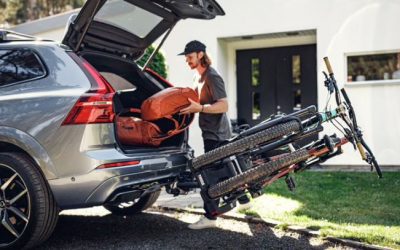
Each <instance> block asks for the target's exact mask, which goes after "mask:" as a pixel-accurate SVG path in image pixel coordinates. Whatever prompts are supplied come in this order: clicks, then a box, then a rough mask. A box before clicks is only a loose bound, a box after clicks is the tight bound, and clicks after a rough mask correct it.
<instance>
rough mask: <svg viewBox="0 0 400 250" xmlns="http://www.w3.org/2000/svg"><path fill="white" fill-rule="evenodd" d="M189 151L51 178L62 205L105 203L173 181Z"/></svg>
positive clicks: (76, 206) (68, 206)
mask: <svg viewBox="0 0 400 250" xmlns="http://www.w3.org/2000/svg"><path fill="white" fill-rule="evenodd" d="M187 161H188V154H187V153H180V154H174V155H170V156H165V157H162V156H159V158H156V159H154V158H153V159H147V160H142V161H140V163H139V164H137V165H131V166H124V167H116V168H109V169H95V170H93V171H91V172H89V173H88V174H85V175H80V176H73V177H65V178H59V179H54V180H49V184H50V188H51V190H52V192H53V195H54V197H55V199H56V201H57V204H58V206H59V207H60V208H61V209H70V208H82V207H90V206H96V205H102V204H104V203H106V202H108V201H110V200H113V199H115V198H116V197H118V196H119V195H121V194H124V193H129V192H134V191H136V190H141V191H144V190H145V189H146V187H148V188H151V186H153V187H154V185H151V184H155V185H157V184H161V185H165V184H167V183H169V182H172V181H173V180H174V178H175V177H176V176H178V175H179V174H180V173H181V172H182V171H184V170H185V169H186V167H187Z"/></svg>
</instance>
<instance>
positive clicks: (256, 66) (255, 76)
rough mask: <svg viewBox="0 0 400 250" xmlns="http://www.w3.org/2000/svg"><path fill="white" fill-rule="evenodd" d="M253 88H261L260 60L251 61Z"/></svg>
mask: <svg viewBox="0 0 400 250" xmlns="http://www.w3.org/2000/svg"><path fill="white" fill-rule="evenodd" d="M251 86H253V87H258V86H260V59H258V58H253V59H251Z"/></svg>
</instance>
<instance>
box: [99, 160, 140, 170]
mask: <svg viewBox="0 0 400 250" xmlns="http://www.w3.org/2000/svg"><path fill="white" fill-rule="evenodd" d="M139 163H140V161H124V162H114V163H107V164H103V165H100V166H98V167H97V168H96V169H107V168H117V167H126V166H132V165H138V164H139Z"/></svg>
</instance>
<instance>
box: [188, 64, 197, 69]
mask: <svg viewBox="0 0 400 250" xmlns="http://www.w3.org/2000/svg"><path fill="white" fill-rule="evenodd" d="M198 65H199V64H198V63H189V67H190V68H191V69H195V68H197V66H198Z"/></svg>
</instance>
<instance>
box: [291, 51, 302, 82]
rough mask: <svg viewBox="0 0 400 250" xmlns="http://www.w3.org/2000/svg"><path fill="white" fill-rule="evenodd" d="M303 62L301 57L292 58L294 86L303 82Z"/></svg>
mask: <svg viewBox="0 0 400 250" xmlns="http://www.w3.org/2000/svg"><path fill="white" fill-rule="evenodd" d="M300 65H301V62H300V55H294V56H292V79H293V83H294V84H300V81H301V67H300Z"/></svg>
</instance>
